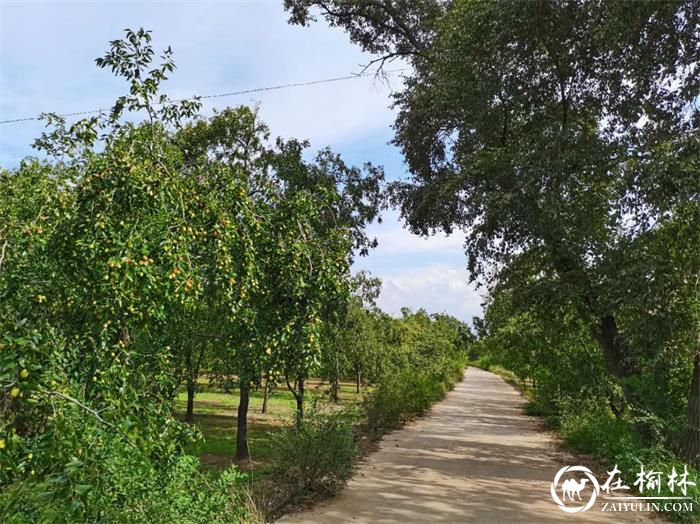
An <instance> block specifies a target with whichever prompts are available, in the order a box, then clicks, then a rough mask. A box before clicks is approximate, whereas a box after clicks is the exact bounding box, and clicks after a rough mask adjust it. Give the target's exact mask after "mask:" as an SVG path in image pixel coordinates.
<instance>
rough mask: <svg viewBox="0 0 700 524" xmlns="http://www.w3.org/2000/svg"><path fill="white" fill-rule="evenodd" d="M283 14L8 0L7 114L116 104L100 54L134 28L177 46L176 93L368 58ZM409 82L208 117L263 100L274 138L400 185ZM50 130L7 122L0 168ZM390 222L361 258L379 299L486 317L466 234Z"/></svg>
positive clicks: (1, 17)
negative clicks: (401, 108) (397, 105)
mask: <svg viewBox="0 0 700 524" xmlns="http://www.w3.org/2000/svg"><path fill="white" fill-rule="evenodd" d="M286 20H287V16H286V14H285V13H284V10H283V9H282V6H281V1H280V2H277V1H269V2H267V1H249V2H244V1H238V2H223V1H218V2H206V1H200V2H167V1H150V2H148V1H146V2H129V1H122V2H106V1H103V2H89V1H80V2H59V1H53V2H36V1H31V0H25V1H22V2H8V1H5V0H0V120H7V119H13V118H21V117H26V116H34V115H37V114H38V113H40V112H43V111H54V112H57V113H71V112H75V111H82V110H89V109H97V108H101V107H109V105H110V103H111V102H112V101H113V100H114V99H115V98H116V97H117V96H119V95H120V94H122V92H123V90H124V87H125V86H124V84H123V82H122V81H120V80H119V79H117V78H115V77H113V76H111V74H110V73H109V72H108V71H105V70H101V69H98V68H97V67H96V66H95V65H94V59H95V58H96V57H98V56H101V55H102V54H103V53H104V51H105V49H106V47H107V42H108V41H109V40H113V39H115V38H119V37H120V36H121V34H122V29H124V28H126V27H131V28H138V27H141V26H143V27H145V28H146V29H151V30H152V31H153V35H154V39H153V44H154V46H155V47H156V49H162V48H165V47H167V46H168V45H170V46H172V48H173V50H174V53H175V62H176V64H177V69H176V71H175V74H174V75H172V78H171V80H169V81H168V82H167V84H166V86H165V88H164V90H165V92H166V93H167V94H168V95H169V96H171V97H173V98H183V97H189V96H192V95H194V94H199V95H206V94H217V93H225V92H231V91H239V90H245V89H251V88H256V87H264V86H270V85H279V84H285V83H294V82H305V81H310V80H317V79H324V78H332V77H338V76H345V75H348V74H351V73H357V72H359V71H360V70H361V69H362V65H363V64H366V63H367V62H368V61H369V60H370V59H371V56H370V55H366V54H363V53H362V52H360V50H359V49H358V48H357V47H355V46H354V45H352V44H351V43H350V42H349V40H348V38H347V37H346V35H345V34H344V33H343V32H342V31H340V30H338V29H331V28H329V27H327V26H326V25H325V24H323V23H316V24H313V25H312V26H311V27H307V28H300V27H297V26H290V25H288V24H287V22H286ZM389 67H390V68H393V67H396V68H398V67H401V64H395V66H389ZM400 86H401V82H400V79H399V78H398V77H394V78H393V79H391V80H390V81H389V82H388V83H384V82H380V81H376V80H374V79H373V78H360V79H353V80H348V81H344V82H337V83H330V84H324V85H319V86H309V87H299V88H289V89H285V90H280V91H271V92H266V93H256V94H253V95H241V96H236V97H230V98H223V99H215V100H214V101H213V102H212V103H207V104H205V105H204V112H205V113H210V112H211V110H212V109H213V108H214V107H218V108H222V107H225V106H227V105H231V106H235V105H240V104H251V105H255V104H257V105H258V106H259V110H260V114H261V116H262V118H263V120H264V121H265V122H266V123H267V124H268V126H269V127H270V129H271V133H272V135H273V136H283V137H287V138H289V137H297V138H307V139H309V140H310V141H311V144H312V148H313V149H314V150H315V149H319V148H321V147H324V146H326V145H330V146H331V147H332V148H333V150H335V151H337V152H339V153H341V154H342V156H343V158H344V159H345V160H346V161H347V162H349V163H355V164H361V163H363V162H365V161H371V162H373V163H375V164H380V165H383V166H384V168H385V171H386V175H387V178H388V179H390V180H393V179H397V178H402V177H405V176H406V169H405V166H404V164H403V161H402V158H401V155H400V154H399V152H398V151H397V150H396V148H394V147H393V146H391V145H389V144H388V142H389V141H390V140H391V137H392V130H391V124H392V122H393V118H394V115H393V111H392V110H391V109H390V104H391V98H390V94H391V92H392V90H394V89H398V88H400ZM41 130H42V124H41V123H38V122H24V123H17V124H6V125H0V166H2V167H5V168H12V167H14V166H16V165H17V164H18V162H19V161H20V160H21V159H22V158H23V157H24V156H26V155H30V154H32V149H31V147H30V144H31V142H32V140H33V139H34V138H35V137H36V136H37V135H38V134H39V133H40V132H41ZM384 218H385V219H384V222H383V223H382V224H374V225H372V226H371V227H370V232H371V233H372V234H374V235H376V236H377V237H378V238H379V242H380V246H379V247H378V248H377V249H376V250H374V251H373V252H372V253H371V254H370V255H369V256H368V257H365V258H361V259H359V260H358V261H357V262H356V269H367V270H369V271H371V272H372V273H373V274H375V275H377V276H379V277H381V278H382V279H383V282H384V285H383V289H382V296H381V298H380V306H381V307H382V308H383V309H384V310H385V311H387V312H389V313H392V314H398V313H399V310H400V308H401V307H402V306H404V305H405V306H408V307H411V308H412V309H416V308H418V307H424V308H425V309H426V310H428V311H429V312H431V313H433V312H434V313H437V312H447V313H450V314H452V315H455V316H457V317H458V318H461V319H463V320H469V319H470V318H471V317H472V316H474V315H479V314H480V311H481V308H480V302H481V301H482V299H481V297H480V296H479V294H478V293H477V292H476V291H475V290H474V289H473V287H471V286H468V285H467V279H468V275H467V273H466V270H465V269H464V268H465V256H464V250H463V247H462V245H463V238H462V237H460V236H459V235H453V236H451V237H449V238H446V237H441V236H437V237H431V238H429V239H423V238H419V237H416V236H415V235H411V234H410V233H409V232H408V231H406V230H405V229H403V227H402V225H401V223H400V221H399V219H398V216H397V214H396V213H395V212H391V211H390V212H388V213H387V214H386V215H385V217H384Z"/></svg>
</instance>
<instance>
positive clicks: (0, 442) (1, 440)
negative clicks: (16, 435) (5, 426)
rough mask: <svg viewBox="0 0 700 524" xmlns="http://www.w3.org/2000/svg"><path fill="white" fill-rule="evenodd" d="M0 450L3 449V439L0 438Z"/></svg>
mask: <svg viewBox="0 0 700 524" xmlns="http://www.w3.org/2000/svg"><path fill="white" fill-rule="evenodd" d="M0 449H5V439H4V438H0Z"/></svg>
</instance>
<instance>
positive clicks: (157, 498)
mask: <svg viewBox="0 0 700 524" xmlns="http://www.w3.org/2000/svg"><path fill="white" fill-rule="evenodd" d="M69 466H70V467H71V468H73V469H74V470H75V479H74V482H75V486H74V488H75V490H76V491H78V492H80V493H81V494H82V496H83V500H82V501H80V500H78V499H74V500H73V501H72V503H61V502H58V501H56V500H52V498H51V494H52V493H51V492H52V489H53V488H52V486H51V483H52V481H51V480H50V479H48V480H47V479H37V480H25V481H23V482H15V483H14V484H12V485H10V486H8V487H7V489H4V490H3V492H2V494H0V514H3V515H5V516H6V520H5V522H8V523H12V524H23V523H25V522H52V523H53V522H87V521H99V522H115V523H116V522H119V523H144V522H180V523H192V524H194V523H210V522H212V523H213V522H216V523H222V524H223V523H237V522H241V521H243V520H246V519H247V518H248V517H249V515H248V512H247V510H246V505H245V503H244V499H243V495H244V491H243V487H242V486H241V483H242V480H243V479H244V478H245V476H244V475H242V474H241V473H240V472H239V471H238V470H236V469H235V468H233V467H231V468H229V469H227V470H225V471H223V472H222V473H221V474H220V475H219V476H217V477H213V476H209V475H207V474H203V473H201V472H200V470H199V460H198V459H197V458H196V457H193V456H188V455H182V456H180V457H178V458H176V459H175V460H174V461H173V463H172V464H170V465H169V466H168V467H167V468H165V469H161V468H158V467H155V466H154V464H153V463H152V462H150V461H149V460H147V459H146V458H145V457H144V456H143V455H141V454H139V453H138V452H129V451H128V450H125V449H123V447H122V446H120V445H113V446H111V447H110V448H109V450H108V453H107V454H106V456H104V459H103V462H102V464H101V468H100V470H101V477H100V480H99V481H98V482H97V483H96V484H87V483H81V476H82V477H87V478H89V477H90V472H82V471H80V470H82V469H83V468H86V469H91V468H93V467H94V465H91V464H86V463H83V462H81V461H79V460H78V459H75V460H74V461H73V463H72V464H71V465H69ZM67 467H68V466H67Z"/></svg>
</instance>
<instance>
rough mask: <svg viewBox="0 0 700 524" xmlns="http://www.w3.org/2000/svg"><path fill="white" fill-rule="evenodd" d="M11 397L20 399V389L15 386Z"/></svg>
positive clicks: (11, 391)
mask: <svg viewBox="0 0 700 524" xmlns="http://www.w3.org/2000/svg"><path fill="white" fill-rule="evenodd" d="M10 396H11V397H13V398H14V397H18V396H19V388H18V387H16V386H15V387H14V388H12V389H11V390H10Z"/></svg>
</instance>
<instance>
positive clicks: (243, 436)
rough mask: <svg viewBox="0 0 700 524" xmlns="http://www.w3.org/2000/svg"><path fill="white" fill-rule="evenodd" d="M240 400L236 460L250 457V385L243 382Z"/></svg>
mask: <svg viewBox="0 0 700 524" xmlns="http://www.w3.org/2000/svg"><path fill="white" fill-rule="evenodd" d="M240 392H241V395H240V401H239V403H238V421H237V432H236V460H247V459H249V458H250V450H249V449H248V403H249V401H250V387H249V386H248V384H247V383H245V384H244V383H243V382H241V387H240Z"/></svg>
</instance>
